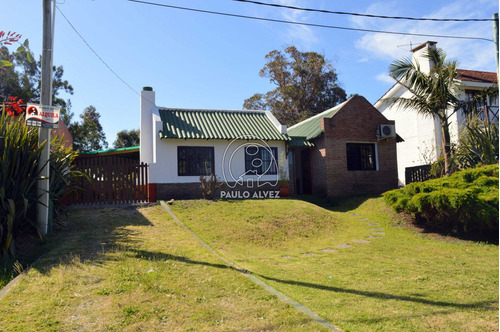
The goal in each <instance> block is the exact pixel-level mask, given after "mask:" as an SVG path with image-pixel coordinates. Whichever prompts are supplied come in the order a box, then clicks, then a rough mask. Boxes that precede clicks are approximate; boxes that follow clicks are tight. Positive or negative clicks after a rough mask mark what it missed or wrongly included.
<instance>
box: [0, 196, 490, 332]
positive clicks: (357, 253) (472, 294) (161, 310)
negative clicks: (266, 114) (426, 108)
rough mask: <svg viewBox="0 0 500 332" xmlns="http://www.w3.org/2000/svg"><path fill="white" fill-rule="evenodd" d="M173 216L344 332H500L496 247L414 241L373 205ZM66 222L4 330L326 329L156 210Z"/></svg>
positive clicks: (9, 302) (17, 293)
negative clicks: (222, 258) (253, 281)
mask: <svg viewBox="0 0 500 332" xmlns="http://www.w3.org/2000/svg"><path fill="white" fill-rule="evenodd" d="M172 210H174V212H175V213H176V214H177V216H178V217H179V219H180V220H182V221H183V222H184V223H185V224H186V225H187V226H188V227H189V228H190V229H191V230H193V231H194V232H196V233H197V234H198V235H199V236H200V237H201V238H202V239H203V240H204V241H206V242H207V243H208V244H209V245H211V246H212V247H213V248H214V249H215V250H216V251H217V252H219V253H220V254H221V255H222V256H224V257H225V258H226V259H229V260H231V261H233V262H234V263H236V264H237V265H238V266H239V267H241V268H244V269H247V270H249V271H251V272H252V273H253V274H254V275H255V276H257V277H258V278H260V279H261V280H263V281H264V282H266V283H268V284H269V285H271V286H272V287H274V288H276V289H277V290H279V291H281V292H282V293H284V294H286V295H288V296H289V297H291V298H293V299H294V300H296V301H298V302H300V303H301V304H303V305H305V306H306V307H308V308H309V309H311V310H313V311H314V312H316V313H317V314H319V315H320V316H321V317H322V318H324V319H326V320H328V321H330V322H331V323H332V324H334V325H335V326H337V327H339V328H341V329H343V330H345V331H423V330H443V331H498V314H499V312H498V301H499V298H498V278H499V276H498V268H499V267H498V259H499V255H498V246H495V245H489V244H481V243H474V242H467V241H461V240H453V239H449V238H444V237H436V236H430V235H425V234H421V233H418V232H416V231H414V230H412V229H409V228H407V227H404V226H402V225H399V224H397V221H398V219H397V216H395V214H394V213H393V212H392V211H391V210H390V209H389V208H388V207H387V206H386V205H385V203H384V202H383V200H382V199H381V198H374V199H351V200H346V201H341V202H338V204H337V205H336V206H333V207H331V208H328V209H325V208H322V207H319V206H318V205H314V204H311V203H308V202H305V201H300V200H247V201H219V202H212V201H179V202H175V203H174V205H172ZM67 222H68V228H67V229H65V230H64V231H62V232H59V233H57V234H55V235H53V237H52V238H51V239H50V243H51V246H52V249H51V250H50V251H49V252H48V253H47V254H46V255H45V256H44V257H43V258H42V259H40V260H39V261H38V262H37V263H36V264H35V266H34V268H33V269H31V270H30V272H29V273H28V274H27V275H26V276H25V277H24V278H23V279H21V281H20V282H19V283H18V284H17V285H16V286H15V287H14V288H13V289H12V290H11V291H10V292H9V293H8V294H7V295H6V296H5V297H4V298H3V299H2V300H1V301H0V330H2V331H3V330H5V331H11V330H19V331H26V330H80V329H82V330H92V331H94V330H130V331H136V330H148V331H149V330H165V331H212V330H223V331H241V330H250V331H261V330H283V331H299V330H300V331H321V330H322V326H321V325H318V324H317V323H315V322H313V321H312V320H311V319H310V318H308V317H307V316H305V315H303V314H301V313H300V312H298V311H297V310H295V309H293V308H292V307H290V306H288V305H286V304H284V303H283V302H282V301H281V300H279V299H278V298H276V297H275V296H273V295H270V294H269V293H267V292H266V291H264V290H263V289H261V288H260V287H259V286H256V285H254V284H253V283H252V282H251V281H249V280H248V279H247V278H246V277H244V276H242V275H241V274H240V273H239V272H237V271H234V270H233V269H229V268H227V266H225V265H223V263H221V261H220V260H218V259H217V258H216V257H214V256H213V255H212V254H211V253H209V252H208V251H207V250H206V249H205V248H203V247H202V246H201V245H200V244H199V243H198V242H197V241H196V240H195V239H193V237H192V236H191V235H190V234H189V233H188V232H187V231H185V230H184V229H183V228H181V227H180V226H179V225H177V224H176V223H175V222H174V221H173V220H172V218H171V217H170V216H169V215H168V214H167V213H166V212H165V211H164V210H163V209H162V208H161V207H160V206H154V207H148V208H140V209H137V210H135V209H124V208H103V209H79V210H72V211H70V214H69V217H68V221H67ZM27 317H29V319H26V318H27Z"/></svg>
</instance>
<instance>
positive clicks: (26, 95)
mask: <svg viewBox="0 0 500 332" xmlns="http://www.w3.org/2000/svg"><path fill="white" fill-rule="evenodd" d="M0 60H5V61H10V62H12V66H7V67H0V102H2V101H4V100H6V99H7V98H8V97H11V96H15V97H18V98H20V99H22V100H24V101H25V102H28V103H29V102H31V103H39V101H40V83H41V80H40V78H41V61H40V60H39V61H33V60H30V59H28V58H27V57H26V56H25V52H19V51H16V52H14V53H10V52H9V50H8V49H7V48H6V47H2V48H0ZM52 72H53V78H52V105H54V106H59V107H60V108H61V118H62V120H63V122H64V123H65V124H66V125H69V122H68V121H70V120H71V116H72V113H71V112H70V109H71V101H70V100H67V101H66V100H64V99H63V98H61V97H60V93H61V92H66V93H69V94H73V87H72V86H71V84H69V82H68V81H67V80H64V79H63V74H64V69H63V67H62V66H58V67H56V66H54V67H53V68H52Z"/></svg>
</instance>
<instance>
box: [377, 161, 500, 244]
mask: <svg viewBox="0 0 500 332" xmlns="http://www.w3.org/2000/svg"><path fill="white" fill-rule="evenodd" d="M384 198H385V200H386V202H387V203H388V204H389V205H391V206H392V208H393V209H394V210H395V211H396V212H403V211H405V212H407V213H409V214H411V215H412V216H413V217H414V218H415V220H416V221H417V222H419V223H421V224H423V225H424V226H430V227H432V228H435V229H439V230H441V231H444V232H448V233H453V234H458V235H464V234H471V233H480V234H485V235H489V234H498V201H499V194H498V165H489V166H483V167H478V168H474V169H468V170H464V171H460V172H456V173H454V174H453V175H452V176H450V177H447V178H440V179H433V180H428V181H425V182H418V183H410V184H408V185H407V186H405V187H404V188H401V189H396V190H391V191H388V192H386V193H384Z"/></svg>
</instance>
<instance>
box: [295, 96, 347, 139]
mask: <svg viewBox="0 0 500 332" xmlns="http://www.w3.org/2000/svg"><path fill="white" fill-rule="evenodd" d="M349 100H350V99H349ZM349 100H346V101H344V102H343V103H342V104H338V105H337V106H335V107H333V108H330V109H328V110H326V111H324V112H322V113H319V114H316V115H315V116H312V117H310V118H308V119H306V120H304V121H301V122H299V123H297V124H295V125H293V126H291V127H290V128H288V135H290V136H299V137H305V138H306V139H307V140H310V139H313V138H316V137H318V136H319V135H321V133H323V129H321V125H320V124H321V119H323V118H331V117H332V116H334V115H335V114H336V113H337V112H338V111H339V110H340V109H341V108H342V107H343V106H344V105H345V104H346V103H347V102H348V101H349Z"/></svg>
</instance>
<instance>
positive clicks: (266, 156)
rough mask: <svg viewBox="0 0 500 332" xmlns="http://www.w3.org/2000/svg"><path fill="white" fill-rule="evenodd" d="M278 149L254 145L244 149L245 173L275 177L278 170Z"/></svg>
mask: <svg viewBox="0 0 500 332" xmlns="http://www.w3.org/2000/svg"><path fill="white" fill-rule="evenodd" d="M277 161H278V148H274V147H273V148H265V147H258V146H255V145H251V146H248V147H247V148H245V172H247V173H255V174H257V175H264V174H265V175H276V174H277V170H278V167H277V166H278V165H277Z"/></svg>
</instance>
